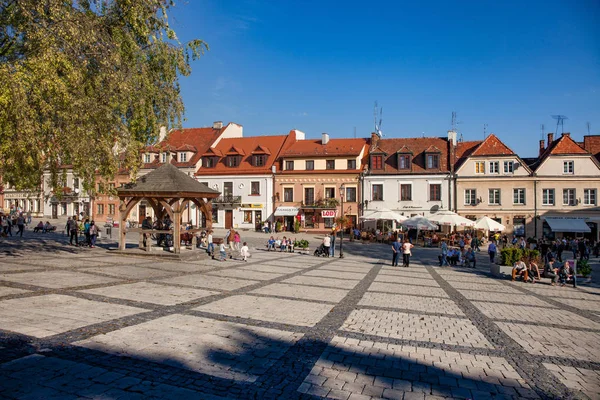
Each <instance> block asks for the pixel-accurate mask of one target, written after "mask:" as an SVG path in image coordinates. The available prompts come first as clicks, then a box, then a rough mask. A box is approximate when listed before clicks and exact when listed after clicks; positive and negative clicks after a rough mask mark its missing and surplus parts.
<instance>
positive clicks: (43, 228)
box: [33, 221, 56, 233]
mask: <svg viewBox="0 0 600 400" xmlns="http://www.w3.org/2000/svg"><path fill="white" fill-rule="evenodd" d="M55 230H56V227H55V226H54V225H52V224H51V223H50V221H46V223H45V224H44V223H43V222H42V221H40V222H38V224H37V225H36V226H35V228H33V233H38V232H41V233H48V232H53V231H55Z"/></svg>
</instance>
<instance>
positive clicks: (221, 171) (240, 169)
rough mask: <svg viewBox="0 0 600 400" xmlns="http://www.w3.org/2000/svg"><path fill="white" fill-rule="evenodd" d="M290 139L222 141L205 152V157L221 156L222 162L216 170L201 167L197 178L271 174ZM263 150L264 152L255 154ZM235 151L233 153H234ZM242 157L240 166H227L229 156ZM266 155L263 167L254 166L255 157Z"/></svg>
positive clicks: (259, 137)
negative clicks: (204, 176)
mask: <svg viewBox="0 0 600 400" xmlns="http://www.w3.org/2000/svg"><path fill="white" fill-rule="evenodd" d="M287 138H288V136H287V135H275V136H251V137H245V138H227V139H221V140H220V141H219V143H218V144H217V146H216V147H214V148H210V149H209V150H208V151H206V152H204V155H208V156H212V157H214V156H219V155H220V156H219V158H220V160H219V162H218V163H217V165H216V166H215V167H214V168H205V167H200V168H198V170H197V171H196V176H201V175H228V174H235V175H238V174H270V173H271V166H272V165H273V163H274V162H275V159H276V156H277V154H279V151H280V150H281V148H282V146H283V145H284V143H285V142H286V139H287ZM258 148H262V149H263V151H260V152H258V153H257V152H255V150H256V149H258ZM232 149H233V151H232ZM228 154H229V155H242V160H241V162H240V165H238V166H237V167H228V166H227V165H225V159H226V157H227V155H228ZM257 154H265V155H266V157H267V159H266V161H265V163H264V165H263V166H261V167H255V166H253V165H252V158H253V155H257Z"/></svg>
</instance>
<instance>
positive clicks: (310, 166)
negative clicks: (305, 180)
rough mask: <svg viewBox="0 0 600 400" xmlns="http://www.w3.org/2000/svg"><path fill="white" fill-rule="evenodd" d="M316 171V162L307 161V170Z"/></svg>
mask: <svg viewBox="0 0 600 400" xmlns="http://www.w3.org/2000/svg"><path fill="white" fill-rule="evenodd" d="M313 169H315V161H314V160H306V170H307V171H312V170H313Z"/></svg>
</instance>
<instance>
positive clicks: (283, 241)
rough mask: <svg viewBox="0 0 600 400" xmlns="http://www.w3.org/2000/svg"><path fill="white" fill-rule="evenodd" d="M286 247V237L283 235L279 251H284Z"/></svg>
mask: <svg viewBox="0 0 600 400" xmlns="http://www.w3.org/2000/svg"><path fill="white" fill-rule="evenodd" d="M286 247H287V239H286V238H285V236H284V237H283V240H282V241H281V246H280V247H279V251H285V249H286Z"/></svg>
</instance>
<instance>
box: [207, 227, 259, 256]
mask: <svg viewBox="0 0 600 400" xmlns="http://www.w3.org/2000/svg"><path fill="white" fill-rule="evenodd" d="M226 243H228V245H227V244H226ZM200 245H205V246H206V252H207V253H208V254H209V255H210V256H211V257H214V256H215V243H214V239H213V230H212V229H209V230H207V231H205V232H202V233H201V235H200ZM227 249H229V252H230V254H229V258H233V256H234V254H235V252H237V253H238V255H239V256H240V257H241V259H242V260H243V261H248V258H249V257H251V254H250V248H249V247H248V243H247V242H243V243H242V241H241V236H240V233H239V232H238V231H236V230H235V229H233V228H231V229H228V230H227V232H226V233H225V237H224V238H223V240H222V241H221V243H219V258H218V260H219V261H225V260H227Z"/></svg>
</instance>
